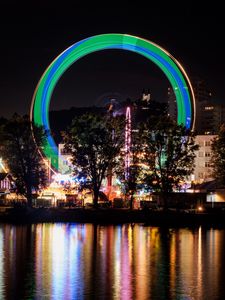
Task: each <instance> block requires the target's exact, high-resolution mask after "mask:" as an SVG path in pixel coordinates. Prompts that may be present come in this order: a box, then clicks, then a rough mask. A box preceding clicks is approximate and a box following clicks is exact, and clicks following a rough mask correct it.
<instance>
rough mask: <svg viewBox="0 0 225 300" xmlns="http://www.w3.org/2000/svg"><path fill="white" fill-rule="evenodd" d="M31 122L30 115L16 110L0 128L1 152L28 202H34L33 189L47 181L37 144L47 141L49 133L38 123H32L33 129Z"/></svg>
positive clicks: (20, 191) (37, 188)
mask: <svg viewBox="0 0 225 300" xmlns="http://www.w3.org/2000/svg"><path fill="white" fill-rule="evenodd" d="M31 125H32V124H31V122H30V121H29V118H28V116H24V117H21V116H19V115H17V114H15V115H14V116H13V117H12V119H10V120H9V121H7V122H6V123H5V124H3V125H2V126H1V129H0V141H1V147H0V154H1V156H2V157H3V159H4V161H5V163H6V165H7V167H8V169H9V172H10V173H11V175H12V176H13V178H14V182H15V185H16V191H17V193H18V194H21V195H24V196H25V197H26V198H27V202H28V205H29V206H32V193H33V192H34V191H35V192H37V191H38V190H40V189H42V188H43V187H45V186H46V182H47V176H46V170H45V167H44V164H43V162H42V159H41V157H40V155H39V152H38V147H41V146H43V145H44V143H45V138H46V134H45V132H44V130H43V128H41V127H37V126H33V131H32V128H31ZM33 134H34V135H35V140H36V143H35V142H34V139H33Z"/></svg>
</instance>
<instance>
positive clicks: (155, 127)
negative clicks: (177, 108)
mask: <svg viewBox="0 0 225 300" xmlns="http://www.w3.org/2000/svg"><path fill="white" fill-rule="evenodd" d="M140 134H141V133H140ZM142 137H143V162H144V163H145V164H146V165H147V166H148V169H147V171H146V175H145V181H146V183H147V185H148V186H149V187H150V188H152V189H153V190H155V191H158V192H160V193H161V194H162V196H163V200H164V204H165V206H166V198H167V194H168V193H170V192H172V190H173V188H176V187H178V186H179V184H180V182H181V181H183V180H185V179H186V177H187V176H188V175H190V174H191V173H192V171H193V169H194V158H195V151H196V150H197V149H198V146H197V145H196V144H195V134H194V133H193V132H192V131H190V130H187V129H186V128H185V127H184V126H181V125H177V124H176V123H175V122H174V121H172V120H171V119H169V118H168V117H160V118H157V119H156V118H151V119H149V120H148V121H147V122H146V123H145V124H144V125H143V127H142Z"/></svg>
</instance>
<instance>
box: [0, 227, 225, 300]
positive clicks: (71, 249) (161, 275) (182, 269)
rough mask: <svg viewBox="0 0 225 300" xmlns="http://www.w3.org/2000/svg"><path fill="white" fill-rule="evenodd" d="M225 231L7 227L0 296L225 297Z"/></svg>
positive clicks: (0, 254)
mask: <svg viewBox="0 0 225 300" xmlns="http://www.w3.org/2000/svg"><path fill="white" fill-rule="evenodd" d="M224 279H225V229H212V228H211V229H204V228H202V227H199V228H195V229H188V228H187V229H184V228H183V229H165V228H164V229H163V228H158V227H144V226H142V225H138V224H135V225H133V226H132V225H121V226H97V225H92V224H85V225H82V224H38V225H26V226H13V225H0V299H16V300H17V299H18V300H19V299H54V300H59V299H63V300H66V299H127V300H128V299H141V300H145V299H166V300H167V299H210V300H213V299H225V283H224Z"/></svg>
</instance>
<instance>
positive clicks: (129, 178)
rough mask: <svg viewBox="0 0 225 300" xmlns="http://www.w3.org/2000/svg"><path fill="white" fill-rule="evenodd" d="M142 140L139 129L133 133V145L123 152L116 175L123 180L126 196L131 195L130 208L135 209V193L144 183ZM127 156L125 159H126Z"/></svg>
mask: <svg viewBox="0 0 225 300" xmlns="http://www.w3.org/2000/svg"><path fill="white" fill-rule="evenodd" d="M141 150H142V147H141V140H140V136H139V132H138V131H133V132H132V133H131V145H130V149H128V153H126V152H125V153H123V156H122V159H121V162H120V166H119V168H117V170H116V175H117V177H118V178H119V180H120V182H121V189H122V191H123V193H124V195H125V198H127V197H129V200H130V201H129V206H130V209H133V202H134V194H135V192H137V190H138V187H140V186H141V184H142V180H143V178H142V175H143V166H142V164H141V162H142V161H141ZM126 155H129V165H128V166H125V160H126ZM124 158H125V159H124Z"/></svg>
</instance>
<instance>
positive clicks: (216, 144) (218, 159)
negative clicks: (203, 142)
mask: <svg viewBox="0 0 225 300" xmlns="http://www.w3.org/2000/svg"><path fill="white" fill-rule="evenodd" d="M211 148H212V167H213V176H214V178H215V179H216V180H217V181H218V182H219V183H220V184H225V125H222V126H221V127H220V130H219V134H218V136H217V137H216V138H215V139H214V140H213V142H212V145H211Z"/></svg>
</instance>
